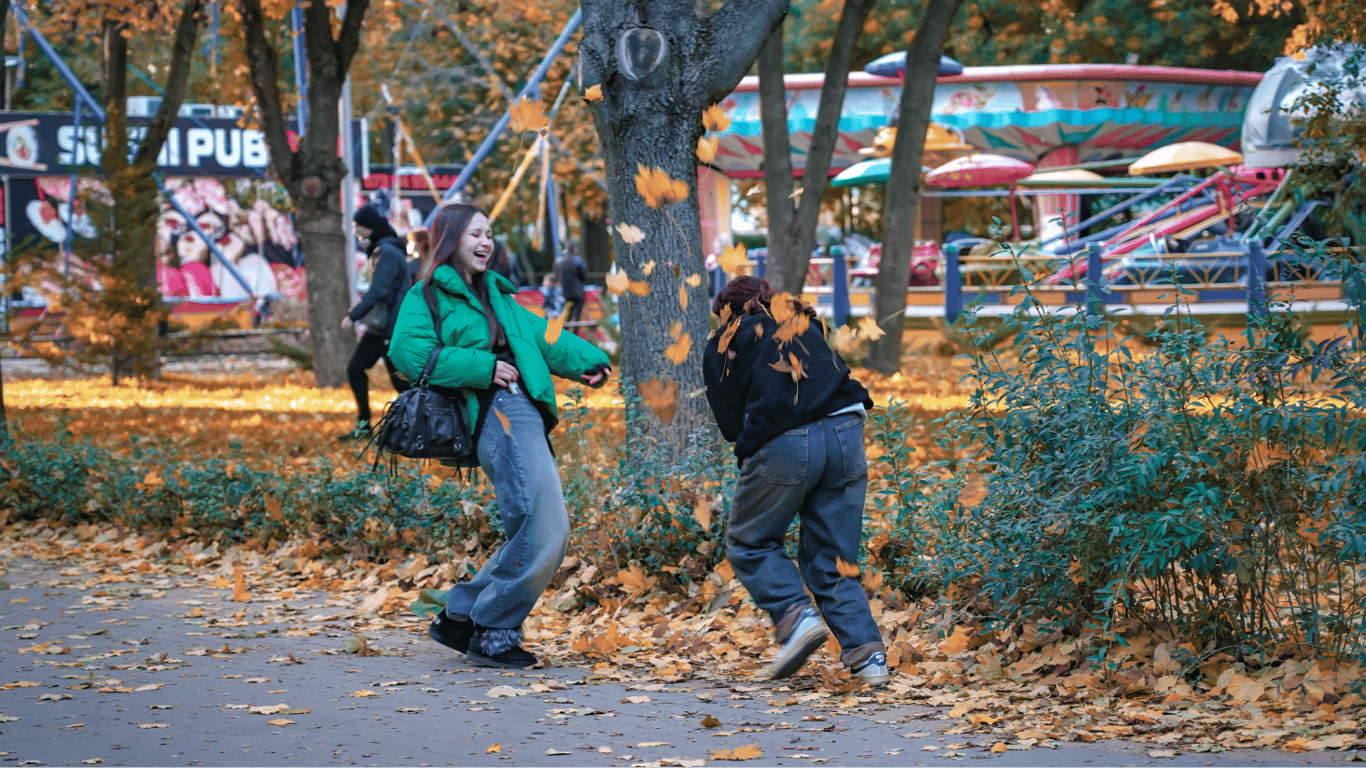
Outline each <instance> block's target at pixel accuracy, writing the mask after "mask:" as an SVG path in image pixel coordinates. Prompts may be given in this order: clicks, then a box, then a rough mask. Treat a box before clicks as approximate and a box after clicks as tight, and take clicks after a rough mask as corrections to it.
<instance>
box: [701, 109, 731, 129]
mask: <svg viewBox="0 0 1366 768" xmlns="http://www.w3.org/2000/svg"><path fill="white" fill-rule="evenodd" d="M702 126H703V127H704V128H706V129H707V130H709V131H717V132H720V131H724V130H726V129H727V128H729V127H730V115H727V114H726V110H724V109H722V108H721V105H720V104H713V105H711V106H710V107H707V109H706V111H705V112H703V113H702Z"/></svg>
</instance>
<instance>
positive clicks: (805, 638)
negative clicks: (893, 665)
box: [768, 605, 886, 680]
mask: <svg viewBox="0 0 1366 768" xmlns="http://www.w3.org/2000/svg"><path fill="white" fill-rule="evenodd" d="M789 621H790V622H791V626H792V628H791V630H790V631H788V633H787V639H786V640H784V641H783V649H782V650H781V651H779V652H778V658H777V659H774V661H773V665H772V666H770V667H769V668H768V676H769V679H772V680H782V679H783V678H786V677H791V676H792V675H793V674H795V673H796V671H797V670H799V669H801V668H802V665H803V664H805V663H806V659H807V657H808V656H810V655H811V654H813V653H815V652H816V649H817V648H819V647H821V646H822V645H824V644H825V638H827V637H829V635H830V631H829V630H827V629H826V628H825V622H824V621H821V615H820V614H819V613H817V612H816V609H815V608H812V607H811V606H809V605H808V606H806V607H805V608H802V609H801V612H800V613H798V614H797V615H796V616H795V617H793V616H785V617H783V620H782V621H781V622H779V625H778V626H779V631H780V632H781V631H782V630H783V629H784V628H785V627H784V626H783V625H785V624H788V623H789ZM883 669H884V670H885V669H886V667H885V666H884V667H883Z"/></svg>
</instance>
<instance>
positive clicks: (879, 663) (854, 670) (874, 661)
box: [849, 651, 892, 686]
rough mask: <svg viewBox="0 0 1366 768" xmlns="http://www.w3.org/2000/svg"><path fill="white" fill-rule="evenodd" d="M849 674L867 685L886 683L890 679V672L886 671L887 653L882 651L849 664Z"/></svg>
mask: <svg viewBox="0 0 1366 768" xmlns="http://www.w3.org/2000/svg"><path fill="white" fill-rule="evenodd" d="M849 674H851V675H853V676H854V677H856V678H858V679H859V680H862V681H863V682H865V683H867V684H868V685H875V686H881V685H886V684H887V682H888V681H889V680H891V679H892V676H891V674H890V673H889V672H888V671H887V654H885V653H883V652H882V651H878V652H876V653H874V654H872V655H871V656H869V657H868V658H866V659H864V660H863V661H860V662H856V663H854V664H852V665H850V667H849Z"/></svg>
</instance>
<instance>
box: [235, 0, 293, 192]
mask: <svg viewBox="0 0 1366 768" xmlns="http://www.w3.org/2000/svg"><path fill="white" fill-rule="evenodd" d="M241 12H242V29H243V30H244V31H245V34H246V39H247V64H248V65H249V67H250V69H251V90H252V93H253V94H254V95H255V96H256V104H257V109H258V111H259V112H260V113H261V130H262V131H263V132H264V133H265V135H266V145H267V146H268V147H270V163H271V165H272V166H273V167H274V168H275V175H276V177H277V178H278V180H279V181H280V182H281V183H283V184H284V185H285V186H286V188H290V187H292V185H293V184H294V181H295V179H294V177H295V175H296V171H295V168H296V164H297V162H298V155H297V154H296V153H295V152H293V151H292V150H290V148H289V137H288V136H287V135H286V133H285V121H284V111H283V107H282V106H281V101H280V86H279V69H278V67H279V55H278V54H277V53H276V52H275V48H274V47H273V46H271V44H270V41H268V40H267V39H266V28H265V21H266V19H265V14H263V13H262V12H261V0H241ZM299 127H300V128H303V126H299ZM293 191H294V190H293V189H291V190H290V192H291V194H293Z"/></svg>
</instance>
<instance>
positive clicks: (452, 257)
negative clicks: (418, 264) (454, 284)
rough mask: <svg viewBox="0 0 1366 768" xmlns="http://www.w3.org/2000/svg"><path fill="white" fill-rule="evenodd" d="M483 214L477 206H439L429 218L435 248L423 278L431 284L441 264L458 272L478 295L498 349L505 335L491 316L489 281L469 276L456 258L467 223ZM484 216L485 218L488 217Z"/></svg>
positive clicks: (501, 327) (492, 343) (459, 204)
mask: <svg viewBox="0 0 1366 768" xmlns="http://www.w3.org/2000/svg"><path fill="white" fill-rule="evenodd" d="M482 213H484V212H483V211H482V210H481V209H479V208H478V207H476V206H473V205H468V204H466V203H448V204H446V205H443V206H441V209H440V210H438V211H437V212H436V216H434V217H432V228H431V233H432V234H431V237H432V241H433V242H435V243H436V245H435V246H433V247H432V260H431V263H430V264H429V265H428V266H427V270H426V273H425V274H423V276H422V279H423V280H424V281H425V282H428V283H430V282H431V280H432V274H433V273H435V272H436V268H437V267H439V266H441V265H443V264H446V265H449V266H451V267H452V268H454V269H455V271H456V272H458V273H460V277H461V278H462V279H463V280H464V281H465V285H468V286H469V287H470V292H471V293H473V294H474V295H475V296H477V297H478V298H479V303H480V304H481V305H483V307H484V318H485V319H486V320H488V324H489V341H490V342H491V345H492V346H493V347H498V346H500V345H501V344H502V343H503V341H504V340H505V339H506V338H507V336H506V334H504V333H503V326H502V324H501V323H499V322H498V317H497V315H495V314H494V313H493V304H492V303H491V302H490V301H489V285H488V280H487V279H486V276H485V275H471V274H470V271H469V268H468V267H466V266H465V263H464V262H463V261H461V260H460V256H459V255H458V251H459V249H460V241H461V240H462V239H464V237H465V230H466V229H468V228H469V226H470V221H472V220H473V219H474V217H475V215H476V214H482ZM484 215H485V216H486V217H487V214H484Z"/></svg>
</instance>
